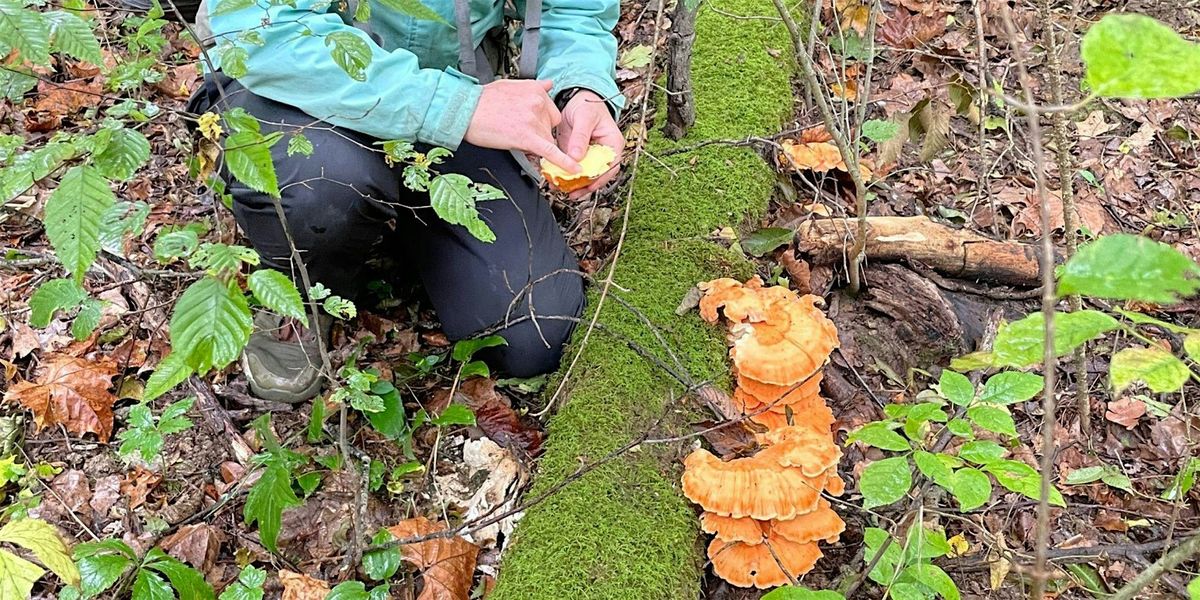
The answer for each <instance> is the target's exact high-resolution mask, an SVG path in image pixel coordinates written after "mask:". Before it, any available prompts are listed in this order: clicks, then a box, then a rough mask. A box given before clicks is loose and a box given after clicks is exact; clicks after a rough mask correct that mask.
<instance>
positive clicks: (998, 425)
mask: <svg viewBox="0 0 1200 600" xmlns="http://www.w3.org/2000/svg"><path fill="white" fill-rule="evenodd" d="M967 419H970V421H971V422H972V423H974V424H975V425H976V426H977V427H981V428H983V429H986V430H988V431H991V432H995V433H999V434H1002V435H1007V436H1011V437H1017V425H1016V423H1014V422H1013V418H1012V414H1010V413H1009V412H1008V408H1007V407H1004V406H991V405H981V406H972V407H971V408H968V409H967Z"/></svg>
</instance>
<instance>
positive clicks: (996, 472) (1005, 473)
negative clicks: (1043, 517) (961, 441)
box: [983, 460, 1067, 507]
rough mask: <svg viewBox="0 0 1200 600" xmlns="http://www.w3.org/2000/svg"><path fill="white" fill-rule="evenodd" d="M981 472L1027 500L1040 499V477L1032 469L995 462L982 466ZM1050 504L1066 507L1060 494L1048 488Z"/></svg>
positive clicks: (1009, 463) (1023, 464) (1011, 463)
mask: <svg viewBox="0 0 1200 600" xmlns="http://www.w3.org/2000/svg"><path fill="white" fill-rule="evenodd" d="M983 470H984V471H987V472H988V473H991V474H992V475H993V476H994V477H995V478H996V482H997V483H999V484H1000V485H1002V486H1004V487H1005V488H1008V489H1009V490H1012V491H1014V492H1017V493H1018V494H1022V495H1024V496H1026V497H1028V498H1032V499H1034V500H1038V499H1039V498H1041V491H1042V477H1041V475H1038V472H1037V470H1035V469H1034V468H1033V467H1031V466H1029V465H1027V464H1025V463H1023V462H1020V461H1016V460H996V461H992V462H990V463H988V464H986V465H984V466H983ZM1050 504H1053V505H1054V506H1064V507H1065V506H1066V505H1067V503H1066V501H1065V500H1063V496H1062V492H1060V491H1058V489H1056V488H1055V487H1053V486H1051V487H1050Z"/></svg>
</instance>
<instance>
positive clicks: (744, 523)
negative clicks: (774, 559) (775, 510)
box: [700, 512, 767, 544]
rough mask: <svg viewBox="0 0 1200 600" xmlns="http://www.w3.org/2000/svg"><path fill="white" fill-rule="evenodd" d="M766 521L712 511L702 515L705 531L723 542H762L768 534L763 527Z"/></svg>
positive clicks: (701, 523)
mask: <svg viewBox="0 0 1200 600" xmlns="http://www.w3.org/2000/svg"><path fill="white" fill-rule="evenodd" d="M766 523H767V522H766V521H755V520H754V519H750V518H747V517H741V518H738V517H723V516H721V515H718V514H716V513H710V512H705V513H702V514H701V515H700V529H702V530H703V531H704V533H711V534H712V535H713V536H714V537H716V538H717V539H718V540H721V541H722V542H741V543H743V544H761V543H762V541H763V538H764V537H765V536H766V531H765V529H764V527H763V526H764V525H765V524H766Z"/></svg>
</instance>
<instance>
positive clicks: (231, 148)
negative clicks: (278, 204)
mask: <svg viewBox="0 0 1200 600" xmlns="http://www.w3.org/2000/svg"><path fill="white" fill-rule="evenodd" d="M273 139H274V140H275V141H278V139H279V138H278V137H275V138H273ZM273 143H274V141H272V138H270V137H264V136H262V135H261V134H259V133H257V132H254V131H239V132H237V133H234V134H233V135H231V136H229V137H227V138H225V162H226V164H227V165H228V166H229V171H230V172H231V173H233V176H234V177H236V178H237V180H238V181H240V182H242V183H244V184H246V186H247V187H249V188H250V189H252V190H254V191H257V192H262V193H264V194H267V195H270V196H273V197H275V198H278V197H279V180H278V179H277V176H276V174H275V163H274V162H272V161H271V145H272V144H273Z"/></svg>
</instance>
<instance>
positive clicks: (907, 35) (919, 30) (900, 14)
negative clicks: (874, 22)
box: [876, 8, 946, 49]
mask: <svg viewBox="0 0 1200 600" xmlns="http://www.w3.org/2000/svg"><path fill="white" fill-rule="evenodd" d="M945 32H946V17H945V16H944V15H940V16H939V15H935V16H926V15H923V14H918V13H913V12H911V11H909V10H908V9H905V8H897V9H896V12H894V13H892V16H891V17H890V18H889V19H888V20H887V21H886V22H883V23H881V24H880V26H879V29H878V33H876V35H877V36H878V39H879V41H881V42H883V44H884V45H886V46H891V47H894V48H906V49H911V48H916V47H918V46H921V45H922V44H925V43H926V42H928V41H930V40H932V39H933V38H936V37H938V36H939V35H942V34H943V33H945Z"/></svg>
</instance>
